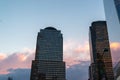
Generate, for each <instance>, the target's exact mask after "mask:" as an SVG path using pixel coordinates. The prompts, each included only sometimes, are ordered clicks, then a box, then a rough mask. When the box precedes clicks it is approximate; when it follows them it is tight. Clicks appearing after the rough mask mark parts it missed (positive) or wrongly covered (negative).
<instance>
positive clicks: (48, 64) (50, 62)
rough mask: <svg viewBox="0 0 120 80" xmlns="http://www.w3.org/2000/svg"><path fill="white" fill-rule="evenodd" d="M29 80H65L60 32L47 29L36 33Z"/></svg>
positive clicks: (50, 28)
mask: <svg viewBox="0 0 120 80" xmlns="http://www.w3.org/2000/svg"><path fill="white" fill-rule="evenodd" d="M31 80H65V62H63V37H62V34H61V31H59V30H57V29H55V28H53V27H47V28H45V29H41V30H40V32H39V33H38V36H37V45H36V54H35V60H33V61H32V70H31Z"/></svg>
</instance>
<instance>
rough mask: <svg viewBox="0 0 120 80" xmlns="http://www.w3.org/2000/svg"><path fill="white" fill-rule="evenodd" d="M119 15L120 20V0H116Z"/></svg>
mask: <svg viewBox="0 0 120 80" xmlns="http://www.w3.org/2000/svg"><path fill="white" fill-rule="evenodd" d="M114 3H115V8H116V12H117V16H118V19H119V22H120V0H114Z"/></svg>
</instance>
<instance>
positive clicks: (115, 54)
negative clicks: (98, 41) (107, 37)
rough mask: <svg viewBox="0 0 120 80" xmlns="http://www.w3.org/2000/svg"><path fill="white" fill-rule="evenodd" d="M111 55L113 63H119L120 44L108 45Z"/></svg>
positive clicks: (112, 43)
mask: <svg viewBox="0 0 120 80" xmlns="http://www.w3.org/2000/svg"><path fill="white" fill-rule="evenodd" d="M110 48H111V54H112V60H113V63H114V64H115V63H117V62H118V61H120V42H111V43H110Z"/></svg>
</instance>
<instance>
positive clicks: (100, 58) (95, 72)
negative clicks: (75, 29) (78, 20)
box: [89, 21, 114, 80]
mask: <svg viewBox="0 0 120 80" xmlns="http://www.w3.org/2000/svg"><path fill="white" fill-rule="evenodd" d="M89 44H90V56H91V65H90V67H89V71H90V72H89V73H90V78H91V79H90V80H114V75H113V68H112V59H111V52H110V46H109V39H108V32H107V25H106V21H96V22H93V23H92V25H91V26H90V28H89Z"/></svg>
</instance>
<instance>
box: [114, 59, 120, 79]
mask: <svg viewBox="0 0 120 80" xmlns="http://www.w3.org/2000/svg"><path fill="white" fill-rule="evenodd" d="M114 74H115V80H120V61H119V62H118V63H117V64H116V65H115V67H114Z"/></svg>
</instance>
